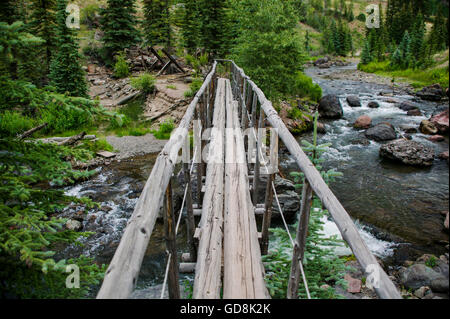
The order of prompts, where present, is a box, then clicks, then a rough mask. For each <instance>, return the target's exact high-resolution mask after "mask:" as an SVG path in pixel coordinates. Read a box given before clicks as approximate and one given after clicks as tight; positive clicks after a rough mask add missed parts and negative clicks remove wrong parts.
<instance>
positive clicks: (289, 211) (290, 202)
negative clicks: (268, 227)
mask: <svg viewBox="0 0 450 319" xmlns="http://www.w3.org/2000/svg"><path fill="white" fill-rule="evenodd" d="M278 200H279V202H280V206H281V209H282V210H283V214H284V216H285V218H286V220H288V222H289V221H293V220H295V217H296V214H297V212H298V211H299V210H300V196H299V195H298V194H297V193H296V192H294V191H287V192H285V193H282V194H278ZM272 211H273V212H274V215H275V216H274V217H276V216H277V215H278V216H279V215H280V211H279V209H278V204H277V203H276V201H275V200H274V201H273V204H272Z"/></svg>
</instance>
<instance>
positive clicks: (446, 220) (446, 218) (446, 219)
mask: <svg viewBox="0 0 450 319" xmlns="http://www.w3.org/2000/svg"><path fill="white" fill-rule="evenodd" d="M444 227H445V229H448V212H447V215H446V216H445V221H444Z"/></svg>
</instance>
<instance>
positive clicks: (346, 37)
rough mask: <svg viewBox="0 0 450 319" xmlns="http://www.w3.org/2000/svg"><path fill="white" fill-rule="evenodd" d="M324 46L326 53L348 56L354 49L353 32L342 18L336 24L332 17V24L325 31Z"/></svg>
mask: <svg viewBox="0 0 450 319" xmlns="http://www.w3.org/2000/svg"><path fill="white" fill-rule="evenodd" d="M322 46H323V48H324V50H325V53H331V54H336V55H341V56H346V55H347V54H348V53H349V52H351V51H352V50H353V39H352V34H351V31H350V29H349V28H348V26H346V25H345V24H344V23H342V21H341V20H339V21H338V24H336V22H335V20H334V19H332V20H331V23H330V25H329V26H328V27H326V28H325V29H324V31H323V36H322Z"/></svg>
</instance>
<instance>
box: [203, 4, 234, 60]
mask: <svg viewBox="0 0 450 319" xmlns="http://www.w3.org/2000/svg"><path fill="white" fill-rule="evenodd" d="M197 2H198V6H199V8H200V16H199V22H200V30H201V33H200V43H201V45H202V47H203V48H204V50H205V51H206V53H208V55H209V56H210V57H224V56H225V54H227V53H228V52H229V49H230V33H231V25H230V19H229V14H228V11H229V0H199V1H197Z"/></svg>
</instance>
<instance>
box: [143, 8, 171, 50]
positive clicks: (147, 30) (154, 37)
mask: <svg viewBox="0 0 450 319" xmlns="http://www.w3.org/2000/svg"><path fill="white" fill-rule="evenodd" d="M169 2H170V1H168V0H144V21H143V28H144V34H145V40H146V42H147V43H148V44H149V45H151V46H154V45H159V44H162V45H164V46H167V47H169V46H170V40H171V27H170V11H169Z"/></svg>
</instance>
